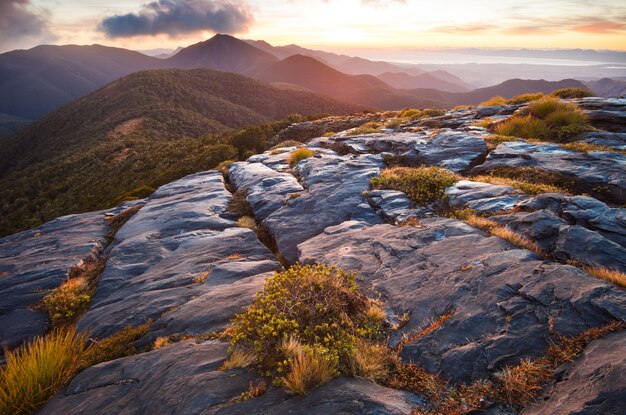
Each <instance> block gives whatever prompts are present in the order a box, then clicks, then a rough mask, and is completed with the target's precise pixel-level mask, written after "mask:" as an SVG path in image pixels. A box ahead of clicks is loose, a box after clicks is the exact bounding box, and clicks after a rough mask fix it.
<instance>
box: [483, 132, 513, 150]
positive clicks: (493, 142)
mask: <svg viewBox="0 0 626 415" xmlns="http://www.w3.org/2000/svg"><path fill="white" fill-rule="evenodd" d="M515 141H519V139H518V138H517V137H512V136H508V135H499V134H489V135H488V136H486V137H485V143H486V144H487V150H489V151H492V150H495V149H496V147H498V146H499V145H500V144H502V143H510V142H515Z"/></svg>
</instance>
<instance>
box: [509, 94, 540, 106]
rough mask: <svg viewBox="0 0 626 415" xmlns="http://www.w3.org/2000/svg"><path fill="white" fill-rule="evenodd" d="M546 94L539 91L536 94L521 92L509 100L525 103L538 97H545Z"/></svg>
mask: <svg viewBox="0 0 626 415" xmlns="http://www.w3.org/2000/svg"><path fill="white" fill-rule="evenodd" d="M543 97H544V95H543V93H541V92H537V93H534V94H521V95H517V96H514V97H513V98H511V99H509V100H508V103H509V104H525V103H527V102H530V101H537V100H538V99H541V98H543Z"/></svg>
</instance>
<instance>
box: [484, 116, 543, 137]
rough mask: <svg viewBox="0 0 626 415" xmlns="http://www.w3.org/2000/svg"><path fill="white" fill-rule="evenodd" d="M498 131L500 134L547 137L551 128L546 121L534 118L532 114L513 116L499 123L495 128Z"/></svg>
mask: <svg viewBox="0 0 626 415" xmlns="http://www.w3.org/2000/svg"><path fill="white" fill-rule="evenodd" d="M495 131H496V133H498V134H500V135H506V136H512V137H522V138H537V139H541V140H543V139H546V138H547V137H548V135H549V133H550V128H549V127H548V125H547V124H546V123H545V121H543V120H540V119H537V118H534V117H532V116H530V115H528V116H526V117H519V116H515V117H511V118H509V119H508V120H506V121H504V122H502V123H500V124H498V125H497V126H496V128H495Z"/></svg>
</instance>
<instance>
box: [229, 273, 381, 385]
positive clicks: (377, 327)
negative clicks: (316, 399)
mask: <svg viewBox="0 0 626 415" xmlns="http://www.w3.org/2000/svg"><path fill="white" fill-rule="evenodd" d="M376 307H377V304H376V303H375V302H373V301H372V300H370V299H368V298H367V297H366V296H365V295H364V294H363V293H362V292H361V291H360V290H359V289H358V287H357V285H356V281H355V275H354V274H353V273H348V272H345V271H343V270H340V269H337V268H332V267H327V266H324V265H294V266H292V267H291V268H289V269H288V270H287V271H284V272H281V273H276V274H275V275H274V276H273V277H272V278H269V279H268V280H267V282H266V284H265V286H264V288H263V291H262V292H261V293H259V294H257V296H256V297H255V299H254V302H253V303H252V305H251V306H250V307H249V308H248V310H247V311H246V312H244V313H242V314H239V315H237V316H235V318H234V319H233V329H232V333H231V334H232V337H231V344H232V347H231V350H232V351H233V353H235V352H236V351H237V350H241V351H245V352H247V353H252V354H253V355H254V356H255V359H256V362H258V363H257V364H258V367H259V369H260V371H261V374H262V375H264V376H273V377H274V382H275V383H276V384H284V385H285V386H286V387H287V388H288V389H290V390H291V391H293V392H295V393H303V392H304V391H305V390H308V389H310V388H311V387H313V386H316V385H317V384H319V383H320V382H323V381H326V380H328V379H330V377H332V376H335V375H337V374H339V373H346V369H345V368H346V367H347V364H346V358H347V356H350V355H351V353H352V352H353V350H354V349H355V347H356V345H357V343H359V344H360V342H362V341H364V342H369V341H373V340H374V339H377V338H378V337H379V336H380V335H381V333H382V325H383V323H384V320H383V316H384V313H382V312H381V311H380V310H378V309H376Z"/></svg>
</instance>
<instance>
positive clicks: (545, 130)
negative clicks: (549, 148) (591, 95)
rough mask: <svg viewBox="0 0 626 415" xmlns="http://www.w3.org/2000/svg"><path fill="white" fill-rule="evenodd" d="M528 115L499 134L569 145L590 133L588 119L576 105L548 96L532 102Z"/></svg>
mask: <svg viewBox="0 0 626 415" xmlns="http://www.w3.org/2000/svg"><path fill="white" fill-rule="evenodd" d="M526 112H527V113H528V115H526V116H522V115H516V116H513V117H511V118H509V119H508V120H506V121H504V122H502V123H500V124H498V125H497V126H496V127H495V131H496V132H497V133H498V134H501V135H509V136H515V137H521V138H528V139H538V140H546V141H551V142H565V141H568V140H569V139H571V138H572V137H574V136H576V135H578V134H580V133H582V132H584V131H588V130H589V129H590V128H591V127H590V126H589V123H588V118H587V116H586V114H585V113H583V112H582V111H581V110H580V109H578V107H577V106H576V105H574V104H571V103H568V102H563V101H561V100H559V99H558V98H555V97H551V96H547V97H543V98H541V99H538V100H536V101H532V102H531V103H530V104H529V105H528V108H527V110H526Z"/></svg>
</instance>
